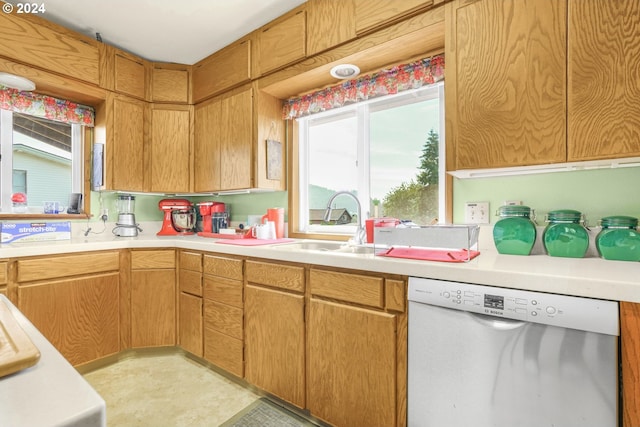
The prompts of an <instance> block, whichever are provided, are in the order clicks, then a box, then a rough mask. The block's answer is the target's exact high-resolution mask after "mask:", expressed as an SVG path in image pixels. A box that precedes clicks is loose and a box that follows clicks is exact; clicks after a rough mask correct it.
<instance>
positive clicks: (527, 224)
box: [493, 205, 536, 255]
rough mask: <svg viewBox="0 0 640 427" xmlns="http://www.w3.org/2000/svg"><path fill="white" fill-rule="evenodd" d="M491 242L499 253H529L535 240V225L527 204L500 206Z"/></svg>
mask: <svg viewBox="0 0 640 427" xmlns="http://www.w3.org/2000/svg"><path fill="white" fill-rule="evenodd" d="M496 215H498V216H499V217H500V219H499V220H498V222H496V224H495V225H494V226H493V242H494V243H495V245H496V249H497V250H498V253H500V254H508V255H529V254H530V253H531V249H532V248H533V244H534V243H535V242H536V225H535V223H534V222H533V221H532V218H531V217H532V211H531V208H530V207H529V206H521V205H514V206H500V208H499V209H498V212H497V214H496Z"/></svg>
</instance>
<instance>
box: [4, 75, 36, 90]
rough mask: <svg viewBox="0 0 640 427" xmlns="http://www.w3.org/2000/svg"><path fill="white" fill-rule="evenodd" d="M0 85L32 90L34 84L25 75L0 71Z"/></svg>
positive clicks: (34, 86)
mask: <svg viewBox="0 0 640 427" xmlns="http://www.w3.org/2000/svg"><path fill="white" fill-rule="evenodd" d="M0 85H1V86H6V87H10V88H12V89H18V90H34V89H35V88H36V84H35V83H34V82H32V81H31V80H29V79H27V78H26V77H21V76H16V75H15V74H9V73H2V72H0Z"/></svg>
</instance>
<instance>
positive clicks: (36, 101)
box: [0, 85, 95, 127]
mask: <svg viewBox="0 0 640 427" xmlns="http://www.w3.org/2000/svg"><path fill="white" fill-rule="evenodd" d="M0 109H2V110H10V111H13V112H16V113H24V114H29V115H31V116H36V117H41V118H44V119H49V120H55V121H58V122H64V123H72V124H81V125H84V126H91V127H92V126H93V123H94V119H95V111H94V109H93V108H91V107H87V106H86V105H81V104H76V103H75V102H71V101H66V100H64V99H58V98H54V97H51V96H45V95H39V94H37V93H33V92H21V91H19V90H17V89H12V88H8V87H5V86H1V85H0Z"/></svg>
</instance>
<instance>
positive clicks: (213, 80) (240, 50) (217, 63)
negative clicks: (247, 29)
mask: <svg viewBox="0 0 640 427" xmlns="http://www.w3.org/2000/svg"><path fill="white" fill-rule="evenodd" d="M251 44H252V43H251V38H250V37H245V38H243V39H241V40H239V41H237V42H235V43H233V44H231V45H229V46H227V47H225V48H224V49H222V50H220V51H218V52H216V53H214V54H213V55H211V56H208V57H207V58H205V59H203V60H202V61H200V62H198V63H197V64H195V65H194V66H193V102H194V103H196V102H200V101H202V100H204V99H206V98H208V97H210V96H212V95H216V94H218V93H220V92H222V91H224V90H226V89H230V88H233V87H235V86H238V85H241V84H243V83H246V82H248V81H249V80H250V79H251Z"/></svg>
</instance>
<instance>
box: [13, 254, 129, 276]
mask: <svg viewBox="0 0 640 427" xmlns="http://www.w3.org/2000/svg"><path fill="white" fill-rule="evenodd" d="M119 269H120V257H119V254H118V252H117V251H113V252H102V253H94V254H85V255H67V256H60V257H42V258H34V259H24V260H19V261H18V282H28V281H31V280H44V279H52V278H54V277H66V276H80V275H86V274H93V273H102V272H105V271H114V270H119Z"/></svg>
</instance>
